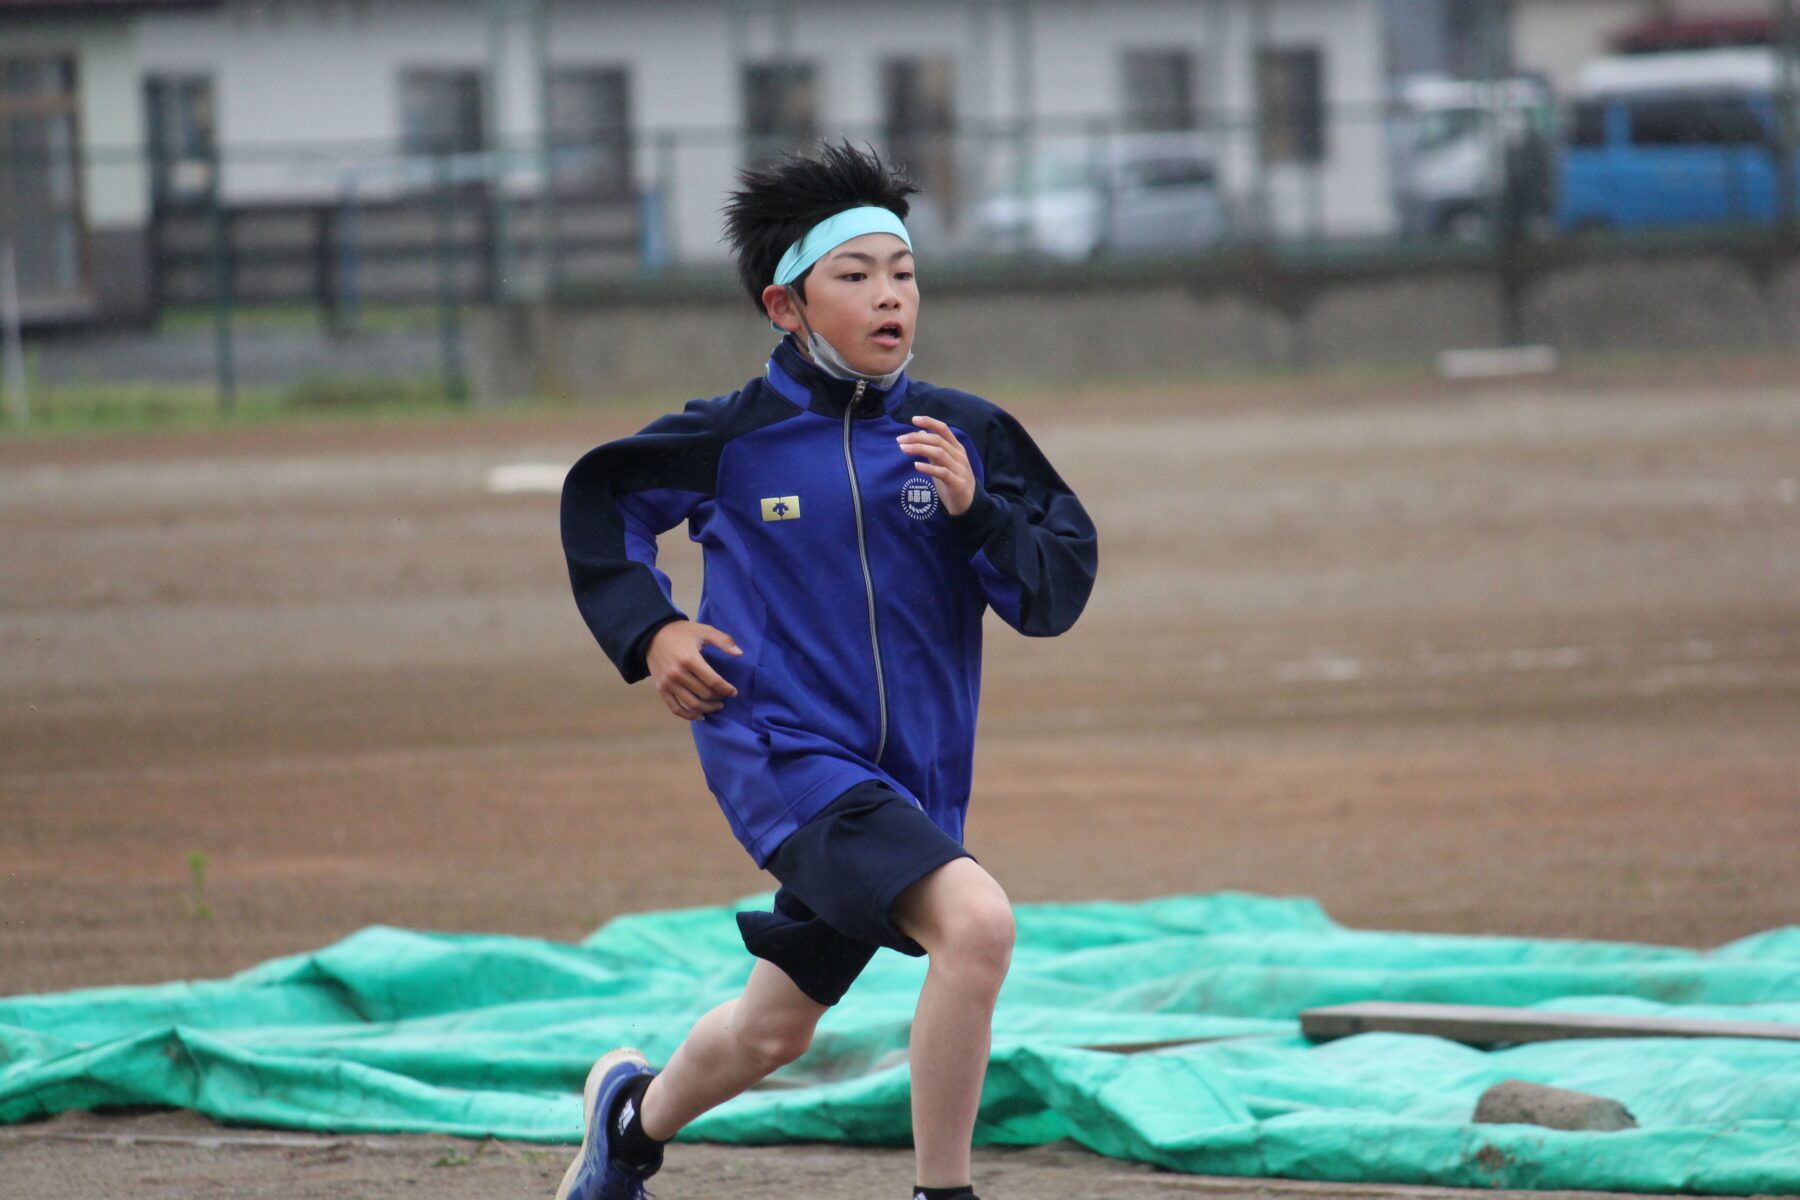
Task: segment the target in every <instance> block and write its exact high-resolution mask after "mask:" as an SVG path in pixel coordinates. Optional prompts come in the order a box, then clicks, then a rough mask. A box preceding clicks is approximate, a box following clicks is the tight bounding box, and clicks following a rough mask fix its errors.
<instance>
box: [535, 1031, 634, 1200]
mask: <svg viewBox="0 0 1800 1200" xmlns="http://www.w3.org/2000/svg"><path fill="white" fill-rule="evenodd" d="M655 1073H656V1072H654V1071H652V1070H651V1069H650V1064H649V1063H648V1062H646V1061H645V1059H644V1056H643V1055H642V1054H639V1053H638V1052H637V1051H636V1050H614V1051H613V1052H612V1053H610V1054H608V1055H606V1056H605V1057H603V1058H601V1060H600V1061H599V1062H597V1063H595V1064H594V1068H593V1070H591V1071H589V1072H588V1077H587V1086H586V1087H584V1088H583V1089H582V1091H581V1100H582V1104H583V1105H584V1106H585V1107H584V1109H583V1117H582V1120H583V1124H584V1125H585V1126H586V1132H585V1133H584V1134H583V1135H582V1138H581V1153H580V1154H578V1155H576V1156H575V1161H574V1162H572V1163H570V1164H569V1169H568V1171H567V1172H566V1173H564V1175H563V1181H562V1186H561V1187H559V1188H557V1189H556V1200H644V1198H645V1197H646V1196H648V1195H649V1193H648V1192H646V1191H645V1190H644V1177H643V1176H642V1175H637V1174H634V1173H633V1172H631V1171H628V1170H626V1169H625V1168H624V1167H623V1166H621V1165H619V1164H618V1163H616V1162H614V1161H613V1159H612V1154H611V1150H610V1147H611V1144H612V1142H613V1139H614V1138H615V1137H617V1136H618V1131H617V1130H615V1129H611V1128H608V1122H607V1119H606V1118H607V1114H609V1113H611V1112H612V1108H613V1104H614V1103H615V1102H616V1101H617V1100H618V1098H619V1091H620V1089H621V1088H623V1087H624V1086H625V1085H626V1084H628V1083H630V1082H631V1081H632V1080H634V1079H636V1078H637V1077H638V1076H640V1075H654V1074H655ZM627 1119H629V1118H627Z"/></svg>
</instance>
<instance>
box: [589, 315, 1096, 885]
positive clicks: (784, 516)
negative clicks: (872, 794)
mask: <svg viewBox="0 0 1800 1200" xmlns="http://www.w3.org/2000/svg"><path fill="white" fill-rule="evenodd" d="M921 413H922V414H925V415H928V416H933V417H936V418H938V419H939V420H941V421H943V422H944V423H945V424H947V425H949V426H950V427H951V428H952V429H953V430H955V432H956V435H957V438H958V439H959V440H960V441H961V442H962V444H963V447H964V449H965V450H967V451H968V455H969V462H970V464H971V466H972V467H973V468H974V472H975V479H976V484H977V486H976V491H975V501H974V503H973V504H972V505H971V506H970V507H969V509H968V511H967V512H965V513H964V514H962V515H961V516H959V517H951V516H949V515H948V514H947V513H945V512H944V510H943V506H942V504H941V503H940V502H939V500H938V495H937V492H936V489H935V487H934V486H933V484H932V481H931V480H930V478H929V477H927V476H926V475H924V474H922V473H921V472H919V471H917V470H915V469H914V464H915V463H916V462H917V461H918V460H917V459H916V458H915V457H913V456H912V455H910V454H907V453H905V452H904V451H903V450H901V449H900V447H899V446H898V445H896V444H895V441H894V439H895V438H896V437H897V436H899V435H900V434H902V433H910V432H913V431H914V430H915V426H913V424H912V418H913V417H914V416H916V415H918V414H921ZM684 520H685V521H686V522H687V523H688V536H689V537H691V538H692V539H693V540H694V541H697V542H699V543H700V544H701V546H702V547H703V548H704V551H705V564H706V570H705V589H704V594H703V596H702V599H701V601H700V612H699V617H698V619H699V620H701V621H703V622H705V623H706V624H709V625H713V626H716V627H717V628H719V629H721V630H723V631H724V632H726V633H727V634H730V635H731V637H732V638H733V639H734V640H735V641H736V642H737V644H738V647H739V648H740V649H741V650H742V651H743V655H742V657H731V656H728V655H724V654H709V655H708V661H709V662H711V664H712V665H713V667H714V668H715V669H716V670H717V671H718V672H719V674H720V675H722V676H724V677H725V679H727V680H728V681H729V682H730V683H731V684H732V685H733V686H734V687H736V688H737V695H736V696H734V697H732V698H731V699H729V700H726V701H725V704H724V708H723V709H721V710H720V711H719V712H716V713H712V714H710V715H709V716H708V717H707V718H706V720H704V721H698V722H695V723H694V725H693V732H694V741H695V742H696V744H697V745H698V747H699V751H700V762H701V766H702V767H703V768H704V770H705V772H706V779H707V783H708V785H709V786H710V787H711V788H712V791H713V794H714V795H715V796H717V797H718V800H719V805H720V807H722V808H723V809H724V810H725V815H726V817H727V819H729V820H730V822H731V827H732V830H733V832H734V833H736V834H737V836H738V839H739V840H740V841H742V842H743V843H744V846H745V848H746V849H748V850H749V851H750V854H751V855H752V857H754V858H755V860H756V862H757V864H758V865H759V866H760V865H762V864H763V863H764V862H765V861H766V860H767V859H768V856H769V854H770V853H771V852H772V851H773V850H774V849H775V847H777V846H779V845H780V844H781V842H782V841H783V839H785V838H786V837H787V836H788V835H789V834H790V833H792V832H793V831H794V830H795V829H797V828H798V827H799V826H800V825H801V824H803V823H805V822H806V821H807V820H809V819H810V818H811V817H813V816H815V815H817V813H818V812H819V811H820V810H821V809H823V808H824V807H825V806H826V805H827V804H829V803H831V801H832V800H834V799H836V798H837V797H838V796H840V795H842V794H843V793H844V792H845V791H847V790H849V789H850V788H852V787H854V786H856V785H857V784H859V783H863V782H866V781H869V780H880V781H883V782H886V783H888V784H890V785H891V786H893V787H894V788H895V789H896V790H898V791H899V792H900V794H901V795H903V796H906V797H908V798H910V799H912V800H913V801H915V802H916V803H918V804H919V805H920V807H921V808H923V809H924V811H925V812H926V813H927V814H928V815H929V816H930V817H931V819H932V821H933V822H934V823H935V824H936V825H937V826H938V827H939V828H940V829H942V830H943V831H944V832H945V833H947V834H949V835H950V836H951V837H953V838H955V839H957V840H958V841H959V842H960V841H961V840H962V831H963V816H964V813H965V811H966V809H967V807H968V801H969V787H970V778H971V775H972V774H973V766H974V749H975V710H976V704H977V701H978V699H979V695H980V691H981V619H982V613H983V612H984V611H985V610H986V609H987V608H992V609H993V610H994V611H995V612H997V613H999V614H1000V616H1001V617H1002V618H1003V619H1004V620H1005V621H1006V623H1007V624H1009V625H1011V626H1012V627H1013V628H1014V629H1017V630H1018V631H1020V632H1021V633H1025V634H1029V635H1032V636H1051V635H1054V634H1059V633H1062V632H1063V631H1064V630H1066V629H1068V628H1069V627H1070V626H1071V625H1073V624H1074V623H1075V619H1076V617H1078V616H1079V615H1080V614H1081V610H1082V607H1083V605H1085V604H1086V602H1087V598H1088V592H1089V591H1090V590H1091V589H1092V587H1093V583H1094V572H1095V569H1096V563H1097V559H1096V537H1095V532H1094V525H1093V522H1092V521H1090V520H1089V519H1088V515H1087V513H1086V511H1084V510H1083V509H1082V507H1081V502H1080V501H1079V500H1077V499H1076V498H1075V494H1074V493H1073V492H1071V491H1070V490H1069V488H1068V485H1066V484H1065V483H1063V481H1062V480H1061V479H1060V478H1059V477H1058V476H1057V474H1056V471H1055V470H1054V469H1053V468H1052V467H1051V466H1050V463H1049V461H1048V460H1046V459H1045V458H1044V456H1043V454H1042V453H1041V452H1040V451H1039V450H1038V448H1037V447H1036V446H1035V445H1034V444H1033V443H1032V441H1031V439H1030V437H1028V436H1027V435H1026V433H1025V431H1024V429H1023V428H1021V427H1020V425H1019V424H1018V422H1017V421H1015V420H1013V418H1012V417H1010V416H1008V415H1007V414H1006V413H1005V412H1003V411H1001V410H1000V409H999V408H998V407H996V406H995V405H993V404H991V403H989V402H988V401H986V400H982V399H981V398H979V397H977V396H972V395H969V394H968V393H966V392H958V391H952V390H951V389H949V388H940V387H933V386H932V385H930V384H926V383H918V382H914V381H911V380H909V379H908V378H907V377H906V376H904V375H903V376H901V377H900V379H899V380H898V381H897V382H896V383H895V384H894V386H893V387H891V388H889V389H887V390H885V391H883V390H880V389H877V388H875V387H874V386H873V385H871V384H857V383H846V382H844V381H842V380H838V379H833V378H832V377H830V376H829V375H826V374H825V373H824V372H822V371H820V370H819V369H818V368H817V367H815V366H813V365H812V363H811V362H810V361H809V360H807V359H806V358H805V357H804V356H802V355H801V354H800V353H799V351H798V350H796V349H795V348H794V346H793V345H792V343H791V342H789V341H787V340H783V341H782V343H781V344H780V345H779V346H778V347H777V348H776V351H775V353H774V355H773V356H772V357H771V358H770V360H769V363H768V368H767V373H766V375H765V376H764V377H763V378H760V379H753V380H751V381H750V382H749V383H748V384H746V385H745V387H744V388H743V390H742V391H739V392H735V393H733V394H732V395H729V396H724V397H721V398H719V399H715V400H696V401H694V402H693V403H691V404H689V405H688V406H687V408H686V409H685V410H683V411H682V412H680V413H676V414H673V415H671V416H667V417H663V418H661V419H660V420H658V421H656V422H654V423H653V424H651V425H650V426H649V427H647V428H646V429H644V430H643V431H642V432H641V433H638V434H637V435H635V436H633V437H628V438H623V439H621V440H619V441H616V442H609V443H607V444H606V445H604V446H601V447H599V448H598V449H596V450H592V451H590V452H589V453H588V454H587V455H585V456H584V457H583V458H582V459H581V461H580V462H578V463H576V464H575V466H574V468H573V469H571V470H570V472H569V476H568V480H567V481H566V482H565V483H564V485H563V497H562V535H563V548H564V551H565V552H566V553H567V555H568V560H569V578H570V580H571V582H572V583H573V584H574V588H575V601H576V603H577V604H578V605H579V606H580V608H581V614H582V616H583V617H584V618H586V620H587V623H588V627H589V628H590V629H592V630H593V632H594V636H595V637H596V638H598V639H599V641H600V645H601V646H602V647H603V648H604V649H605V651H606V653H607V656H608V657H610V658H611V659H612V661H613V663H614V665H616V666H617V667H618V668H619V671H620V673H621V674H623V675H624V677H625V679H626V680H627V681H628V682H635V681H636V680H639V679H642V678H644V677H645V676H646V675H647V674H648V670H647V669H646V667H645V664H644V656H645V653H646V651H647V650H648V647H649V643H650V638H651V636H652V635H653V634H654V633H655V632H656V631H657V630H658V629H660V628H661V627H662V626H663V625H665V624H667V623H668V622H670V621H673V620H677V619H680V618H681V617H682V616H683V614H682V613H681V612H680V610H678V609H677V608H676V607H675V605H674V603H673V601H672V600H671V598H670V591H669V580H668V578H667V576H665V575H664V574H663V573H662V572H661V571H659V570H657V567H656V537H657V535H659V534H661V533H663V532H665V531H666V530H669V529H672V528H674V527H675V526H676V525H677V524H679V523H680V522H682V521H684Z"/></svg>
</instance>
